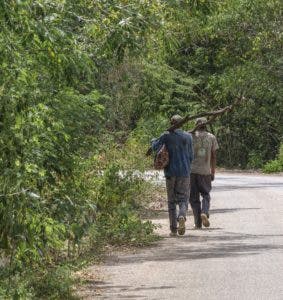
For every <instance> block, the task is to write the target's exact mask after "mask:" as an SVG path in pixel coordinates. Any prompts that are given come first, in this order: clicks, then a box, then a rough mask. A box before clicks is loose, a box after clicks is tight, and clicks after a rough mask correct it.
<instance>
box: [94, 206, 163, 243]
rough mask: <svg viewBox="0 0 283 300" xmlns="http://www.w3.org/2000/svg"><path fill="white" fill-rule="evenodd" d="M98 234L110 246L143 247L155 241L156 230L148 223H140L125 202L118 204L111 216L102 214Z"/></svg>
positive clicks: (137, 216)
mask: <svg viewBox="0 0 283 300" xmlns="http://www.w3.org/2000/svg"><path fill="white" fill-rule="evenodd" d="M99 219H100V222H99V224H100V226H101V227H100V234H101V236H102V237H103V238H104V239H105V241H107V242H108V243H110V244H114V245H115V244H116V245H132V246H144V245H147V244H150V243H151V242H153V241H155V240H156V239H157V236H156V235H155V234H154V229H155V228H156V226H155V225H153V224H152V223H151V222H150V221H142V220H141V219H140V217H139V215H138V214H137V213H136V212H135V211H134V210H133V207H132V206H131V205H129V204H127V203H126V202H122V203H121V204H118V205H117V206H116V208H115V211H113V213H112V214H106V215H105V214H103V215H101V216H99Z"/></svg>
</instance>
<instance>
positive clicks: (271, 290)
mask: <svg viewBox="0 0 283 300" xmlns="http://www.w3.org/2000/svg"><path fill="white" fill-rule="evenodd" d="M159 182H160V181H159ZM211 196H212V200H211V217H210V221H211V227H210V228H209V229H203V230H193V229H192V228H193V219H192V216H191V215H189V218H188V220H187V223H186V227H187V231H186V234H185V236H183V237H177V238H170V237H169V236H168V233H169V231H168V219H167V218H168V216H167V212H166V211H164V212H161V213H160V215H159V217H158V219H157V220H154V222H156V223H159V224H161V225H162V227H161V228H160V229H159V231H160V234H161V235H162V236H164V239H162V240H161V241H159V242H158V243H157V244H156V245H154V246H152V247H150V248H146V249H141V250H138V251H136V253H121V254H116V255H112V256H110V257H109V259H107V261H106V263H105V264H104V265H102V266H100V267H92V268H90V270H89V271H90V272H91V271H92V272H99V273H100V274H101V276H102V277H101V279H100V280H98V281H94V282H90V283H89V285H88V287H87V289H86V290H85V291H84V293H83V294H82V295H83V296H84V299H174V300H175V299H192V300H198V299H202V300H203V299H205V300H214V299H215V300H216V299H217V300H222V299H229V300H233V299H235V300H236V299H237V300H238V299H241V300H245V299H247V300H253V299H255V300H261V299H268V300H275V299H276V300H277V299H278V300H282V299H283V176H273V175H272V176H265V175H251V174H230V173H221V174H218V176H217V178H216V180H215V182H214V186H213V192H212V194H211Z"/></svg>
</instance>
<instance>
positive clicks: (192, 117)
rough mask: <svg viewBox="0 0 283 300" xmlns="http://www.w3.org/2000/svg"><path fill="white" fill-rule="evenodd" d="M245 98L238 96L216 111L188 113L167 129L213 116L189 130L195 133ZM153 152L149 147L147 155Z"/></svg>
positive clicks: (170, 129) (173, 128) (171, 129)
mask: <svg viewBox="0 0 283 300" xmlns="http://www.w3.org/2000/svg"><path fill="white" fill-rule="evenodd" d="M244 99H245V97H243V96H241V97H238V98H237V99H236V101H235V102H234V103H233V104H231V105H228V106H226V107H224V108H221V109H219V110H215V111H210V112H203V113H199V114H196V115H193V116H190V115H187V116H185V117H184V118H183V119H182V120H181V121H179V122H178V123H176V124H174V125H172V126H171V127H169V128H168V129H167V131H173V130H175V129H177V128H180V127H181V126H183V125H184V124H185V123H186V122H188V121H191V120H194V119H197V118H201V117H211V118H209V119H208V120H207V122H205V123H202V124H198V125H196V126H195V127H194V128H193V129H192V130H190V131H189V132H190V133H194V132H196V131H197V130H198V129H199V127H201V126H203V125H208V124H211V123H212V122H213V121H214V120H215V119H216V118H217V117H218V116H220V115H223V114H224V113H226V112H230V111H232V110H233V109H234V107H235V106H236V105H238V104H240V103H241V102H242V101H243V100H244ZM151 153H152V148H151V147H150V148H148V150H147V151H146V156H149V155H150V154H151Z"/></svg>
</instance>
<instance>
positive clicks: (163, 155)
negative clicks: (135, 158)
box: [153, 144, 169, 170]
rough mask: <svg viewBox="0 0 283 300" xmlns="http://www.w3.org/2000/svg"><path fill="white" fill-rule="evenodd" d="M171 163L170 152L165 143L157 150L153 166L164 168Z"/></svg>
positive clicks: (158, 168) (157, 168) (159, 168)
mask: <svg viewBox="0 0 283 300" xmlns="http://www.w3.org/2000/svg"><path fill="white" fill-rule="evenodd" d="M168 164H169V152H168V150H167V148H166V146H165V144H163V145H162V146H161V148H160V149H159V150H158V151H157V152H156V154H155V157H154V163H153V166H154V168H155V169H156V170H161V169H164V168H165V167H166V166H168Z"/></svg>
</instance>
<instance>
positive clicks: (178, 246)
mask: <svg viewBox="0 0 283 300" xmlns="http://www.w3.org/2000/svg"><path fill="white" fill-rule="evenodd" d="M274 237H283V234H282V235H252V234H235V233H230V232H224V233H223V232H221V233H220V234H214V235H197V234H195V235H191V234H190V235H186V236H184V237H178V238H165V239H164V240H163V241H162V242H161V243H160V242H159V244H158V246H157V247H158V251H156V247H154V246H153V247H151V248H150V249H148V251H146V252H143V253H141V254H135V255H126V256H125V255H123V256H121V257H119V259H117V257H116V259H114V260H112V259H111V258H110V259H109V260H108V262H106V264H107V265H115V264H117V263H119V264H132V263H135V264H136V263H144V262H151V261H168V262H172V261H180V260H195V259H211V258H225V257H239V256H247V255H257V254H260V253H261V252H266V251H270V250H280V251H281V250H282V249H283V244H282V245H278V244H277V245H272V244H271V243H262V241H257V240H262V239H265V238H274ZM175 239H176V242H174V240H175ZM169 240H170V241H169ZM259 242H260V243H259Z"/></svg>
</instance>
